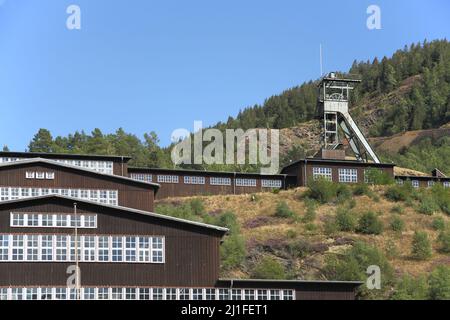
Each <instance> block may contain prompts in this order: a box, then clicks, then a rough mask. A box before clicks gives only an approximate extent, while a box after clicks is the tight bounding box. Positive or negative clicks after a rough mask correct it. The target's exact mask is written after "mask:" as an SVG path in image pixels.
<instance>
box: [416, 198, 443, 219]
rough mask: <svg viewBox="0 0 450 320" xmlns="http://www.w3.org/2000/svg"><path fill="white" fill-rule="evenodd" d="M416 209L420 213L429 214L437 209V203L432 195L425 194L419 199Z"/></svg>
mask: <svg viewBox="0 0 450 320" xmlns="http://www.w3.org/2000/svg"><path fill="white" fill-rule="evenodd" d="M417 211H419V212H420V213H422V214H426V215H429V216H431V215H433V214H434V213H435V212H437V211H439V205H438V204H437V202H436V200H435V199H434V197H432V196H429V195H426V196H423V197H422V199H421V200H420V203H419V206H418V208H417Z"/></svg>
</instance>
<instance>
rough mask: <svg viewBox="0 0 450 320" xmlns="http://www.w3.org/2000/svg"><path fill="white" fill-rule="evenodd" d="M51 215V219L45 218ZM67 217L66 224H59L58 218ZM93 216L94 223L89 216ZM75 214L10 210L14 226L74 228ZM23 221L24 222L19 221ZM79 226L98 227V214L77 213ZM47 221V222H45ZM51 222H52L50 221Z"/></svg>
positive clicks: (82, 227)
mask: <svg viewBox="0 0 450 320" xmlns="http://www.w3.org/2000/svg"><path fill="white" fill-rule="evenodd" d="M36 215H37V218H38V222H37V224H36V223H33V221H34V220H33V219H32V218H34V217H35V216H36ZM49 216H51V218H50V219H44V217H45V218H48V217H49ZM64 216H65V217H66V223H65V225H58V223H59V221H61V220H60V219H58V218H61V217H64ZM90 217H93V218H94V220H93V225H91V223H90V222H91V221H90V220H88V219H87V218H90ZM18 218H22V219H18ZM73 218H75V216H74V215H73V214H69V213H34V212H27V213H24V212H10V224H9V226H10V227H13V228H69V229H73V228H74V226H75V223H76V222H75V219H73ZM20 221H22V222H23V223H19V222H20ZM77 221H79V223H78V228H81V229H96V228H97V215H96V214H79V215H77ZM44 222H45V223H44ZM49 222H50V223H49Z"/></svg>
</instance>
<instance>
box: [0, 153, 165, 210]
mask: <svg viewBox="0 0 450 320" xmlns="http://www.w3.org/2000/svg"><path fill="white" fill-rule="evenodd" d="M158 188H159V185H158V184H155V183H150V182H143V181H137V180H133V179H130V178H128V177H124V176H121V175H113V174H107V173H99V172H97V171H95V170H91V169H84V168H82V167H78V166H74V165H69V164H65V163H62V162H56V161H54V160H48V159H43V158H30V159H25V160H17V161H11V162H4V163H1V164H0V201H7V200H17V199H22V198H28V197H36V196H45V195H48V194H59V195H63V196H70V197H73V198H80V199H86V200H91V201H97V202H100V203H105V204H112V205H120V206H124V207H130V208H135V209H141V210H146V211H152V210H153V200H154V197H155V193H156V192H157V190H158Z"/></svg>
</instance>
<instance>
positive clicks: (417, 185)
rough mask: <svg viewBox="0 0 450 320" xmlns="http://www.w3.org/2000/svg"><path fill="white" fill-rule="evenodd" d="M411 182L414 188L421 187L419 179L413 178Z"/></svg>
mask: <svg viewBox="0 0 450 320" xmlns="http://www.w3.org/2000/svg"><path fill="white" fill-rule="evenodd" d="M411 184H412V186H413V187H414V188H419V187H420V183H419V180H412V181H411Z"/></svg>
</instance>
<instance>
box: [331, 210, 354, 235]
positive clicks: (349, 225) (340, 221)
mask: <svg viewBox="0 0 450 320" xmlns="http://www.w3.org/2000/svg"><path fill="white" fill-rule="evenodd" d="M336 225H337V229H338V230H339V231H344V232H351V231H354V230H355V227H356V219H355V216H354V214H353V213H352V212H351V211H349V210H346V209H344V208H338V210H337V212H336Z"/></svg>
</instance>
